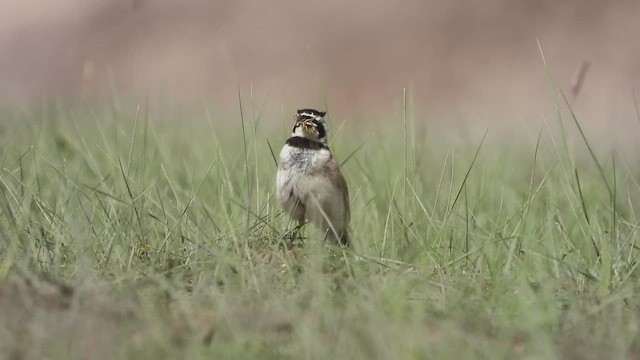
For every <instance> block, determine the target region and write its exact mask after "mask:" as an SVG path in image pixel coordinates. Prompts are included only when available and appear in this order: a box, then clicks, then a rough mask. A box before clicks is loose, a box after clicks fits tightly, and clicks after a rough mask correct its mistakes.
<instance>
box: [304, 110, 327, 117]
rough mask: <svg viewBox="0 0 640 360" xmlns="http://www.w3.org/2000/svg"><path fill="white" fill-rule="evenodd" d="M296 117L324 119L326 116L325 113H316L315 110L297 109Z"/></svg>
mask: <svg viewBox="0 0 640 360" xmlns="http://www.w3.org/2000/svg"><path fill="white" fill-rule="evenodd" d="M298 115H299V116H300V118H305V117H306V118H314V119H317V118H319V117H324V116H325V115H327V112H326V111H318V110H315V109H298Z"/></svg>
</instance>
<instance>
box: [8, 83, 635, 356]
mask: <svg viewBox="0 0 640 360" xmlns="http://www.w3.org/2000/svg"><path fill="white" fill-rule="evenodd" d="M407 104H408V102H407V101H406V95H405V107H404V114H397V115H396V116H397V117H398V120H399V121H398V122H397V123H399V122H400V121H403V123H404V126H403V127H401V128H400V130H396V128H395V127H389V126H385V125H375V124H371V126H372V127H373V128H375V127H376V126H377V128H376V129H375V131H372V133H370V134H360V132H356V131H351V129H350V128H349V127H350V126H351V125H349V124H347V125H345V128H344V129H343V130H342V131H341V132H340V133H339V137H338V138H336V139H334V142H333V146H334V149H335V152H336V155H337V156H338V158H339V159H341V160H343V161H344V163H343V165H342V166H343V170H344V172H345V176H346V178H347V180H348V182H349V185H350V190H351V194H352V214H353V219H352V233H353V247H352V248H351V249H348V250H342V249H336V248H332V247H330V246H328V245H325V244H322V243H321V242H319V241H318V236H317V234H315V233H314V231H313V230H312V229H306V231H305V232H306V234H305V235H306V239H305V242H304V246H302V247H299V248H295V249H292V250H286V249H285V248H283V247H282V246H281V245H282V243H283V238H284V237H285V236H286V234H287V232H288V231H290V230H291V225H290V224H289V221H288V219H287V218H286V216H282V214H281V212H280V210H279V208H278V207H277V204H276V203H275V201H274V200H273V188H274V174H275V164H274V158H273V154H274V152H277V151H278V150H279V146H280V145H279V144H281V143H282V142H283V141H284V138H285V136H286V135H287V134H286V133H281V132H278V131H275V130H270V129H278V130H279V129H280V128H281V126H277V124H279V121H280V120H278V119H275V118H273V115H271V114H268V113H261V112H259V111H258V112H256V111H255V109H254V108H253V102H251V103H250V105H249V106H250V110H249V111H247V110H246V109H244V108H243V115H242V122H241V123H240V119H237V118H231V117H222V116H220V115H217V114H216V113H215V112H214V111H211V110H210V108H208V107H204V108H203V109H202V111H196V112H191V113H188V112H186V111H180V109H167V108H166V107H163V106H157V105H156V106H153V105H147V104H145V105H135V106H127V105H122V104H119V105H118V106H113V107H100V106H96V107H80V106H71V107H67V106H63V105H61V104H58V103H51V104H44V105H43V106H42V107H41V109H39V110H37V111H33V112H28V113H10V112H6V113H3V114H2V119H1V120H0V121H1V124H2V126H1V128H2V133H1V134H0V136H1V139H0V140H1V141H0V156H1V157H0V158H1V160H0V165H1V166H0V169H1V173H0V236H1V237H2V239H3V241H2V242H0V279H2V280H1V281H0V283H1V285H0V305H2V306H0V318H5V319H9V318H10V316H12V314H16V313H17V311H18V310H16V309H20V310H19V311H20V312H19V314H20V320H21V321H20V324H22V325H20V326H17V327H16V326H14V325H9V322H4V321H3V322H2V323H3V324H4V325H0V328H1V329H0V335H2V334H16V333H20V334H21V335H20V336H19V337H17V336H8V335H7V336H0V349H3V352H6V353H9V354H13V355H15V356H22V357H26V358H41V357H43V356H45V354H46V356H47V357H49V358H68V357H70V356H75V357H80V358H85V357H90V354H92V355H91V356H95V357H98V358H101V357H104V358H113V357H119V358H134V357H152V356H156V355H157V356H160V355H162V356H164V357H167V355H168V356H169V357H179V358H187V357H188V358H211V357H227V358H250V357H255V358H258V357H259V358H367V359H370V358H399V359H403V358H425V357H429V358H461V357H462V358H469V357H485V358H497V357H533V358H541V357H545V358H546V357H549V358H554V357H555V358H563V357H586V358H590V357H591V358H603V357H618V358H619V357H624V356H627V355H629V356H633V355H634V354H637V353H638V351H640V348H639V345H638V344H639V342H638V334H637V331H638V330H637V329H638V308H640V302H639V301H638V300H637V297H635V296H634V294H635V293H636V292H637V291H638V285H637V284H638V281H637V280H638V272H637V268H638V261H637V260H636V258H637V252H638V245H637V241H636V239H637V229H638V219H637V218H636V212H635V206H636V204H637V199H638V195H639V190H640V187H639V186H638V181H637V179H636V178H635V177H634V175H633V174H634V173H637V169H635V167H634V166H633V165H630V164H629V162H628V161H627V160H626V159H624V158H622V157H621V156H620V155H618V154H617V153H616V152H615V150H614V151H613V152H609V153H608V154H609V155H606V156H605V155H603V154H607V152H604V151H602V152H600V151H599V149H598V148H597V147H596V146H595V144H593V143H592V141H591V140H590V139H589V137H588V136H587V133H586V132H585V131H584V129H583V128H581V127H580V122H579V121H578V119H577V117H575V116H574V115H573V114H572V119H571V120H572V121H573V122H574V125H575V126H574V127H573V130H576V131H577V134H578V136H579V139H581V140H582V141H583V144H585V145H586V151H581V150H579V148H576V149H577V150H575V151H574V152H573V153H571V154H569V153H568V150H567V149H568V148H569V147H568V146H566V136H557V134H556V132H555V131H554V130H552V129H551V128H550V127H549V128H546V129H542V130H540V131H539V132H537V133H536V135H535V136H534V139H535V141H534V142H530V141H527V140H526V139H527V137H528V136H529V134H515V135H514V136H516V137H518V136H519V137H521V138H522V142H520V143H519V145H510V148H508V149H505V146H506V145H504V144H503V143H501V142H499V141H497V139H495V138H492V133H491V130H489V131H488V132H486V133H484V134H483V133H478V134H476V135H473V136H472V137H471V138H469V139H468V141H467V142H466V144H458V145H454V146H452V145H450V144H451V143H449V142H448V141H447V139H446V137H443V136H442V134H435V133H431V132H429V131H425V130H424V129H422V128H421V127H422V125H421V124H422V122H421V119H419V118H417V117H416V116H415V115H414V114H413V113H410V112H409V110H410V109H408V106H409V105H407ZM240 106H241V107H242V106H243V105H242V104H240ZM247 114H251V115H250V119H249V118H248V116H249V115H247ZM263 124H268V125H269V126H267V125H263ZM271 125H274V126H271ZM282 128H287V127H284V126H282ZM564 131H567V132H571V131H572V130H571V129H569V128H567V129H564ZM347 134H348V135H347ZM354 134H360V135H354ZM415 134H420V136H421V137H424V138H415V137H416V135H415ZM346 136H348V137H349V138H350V141H349V142H346V141H344V138H345V137H346ZM400 159H402V161H400ZM621 164H623V166H621ZM43 289H45V290H43ZM101 298H102V299H109V301H98V300H97V299H101ZM24 299H31V301H28V302H25V301H24ZM42 299H44V300H42ZM48 304H54V305H51V306H50V305H48ZM58 319H69V320H68V321H58ZM87 324H90V325H87ZM91 324H92V325H91ZM91 326H98V327H99V328H100V333H95V334H94V335H93V336H92V335H91V334H89V333H87V330H86V329H87V328H88V327H89V328H90V327H91ZM114 349H116V350H114ZM96 354H97V355H96Z"/></svg>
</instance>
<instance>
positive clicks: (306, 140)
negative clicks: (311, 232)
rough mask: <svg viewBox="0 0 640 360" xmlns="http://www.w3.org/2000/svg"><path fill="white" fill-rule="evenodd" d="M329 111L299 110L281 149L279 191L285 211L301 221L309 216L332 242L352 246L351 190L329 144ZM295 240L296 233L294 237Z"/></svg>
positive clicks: (277, 188) (278, 174)
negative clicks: (350, 219) (326, 116)
mask: <svg viewBox="0 0 640 360" xmlns="http://www.w3.org/2000/svg"><path fill="white" fill-rule="evenodd" d="M325 115H326V112H323V111H317V110H313V109H301V110H298V112H297V114H296V115H295V124H294V125H293V130H292V132H291V137H289V138H288V139H287V141H286V143H285V144H284V147H283V148H282V150H281V151H280V162H279V165H278V173H277V175H276V194H277V197H278V201H279V202H280V205H282V208H283V209H284V211H285V212H286V213H287V214H288V215H289V216H291V218H292V219H293V220H294V221H297V222H298V227H297V228H296V231H298V230H299V229H300V227H302V225H304V222H305V218H306V219H309V220H310V221H311V223H312V224H313V225H315V226H316V227H317V228H318V229H319V230H320V231H321V232H323V233H324V237H325V239H326V240H328V241H329V242H331V243H333V244H336V245H340V246H348V245H349V236H348V234H347V227H348V226H349V218H350V216H351V210H350V208H349V189H348V188H347V182H346V181H345V179H344V177H343V176H342V173H341V172H340V167H339V166H338V163H337V162H336V159H335V158H334V157H333V154H332V153H331V150H330V149H329V146H328V145H327V136H328V133H329V128H328V124H327V122H326V120H325V119H324V116H325ZM294 239H295V236H294Z"/></svg>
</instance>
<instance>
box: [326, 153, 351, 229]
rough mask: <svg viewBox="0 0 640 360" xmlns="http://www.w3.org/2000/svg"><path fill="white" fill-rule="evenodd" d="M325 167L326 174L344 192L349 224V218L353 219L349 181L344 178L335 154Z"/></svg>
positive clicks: (343, 196)
mask: <svg viewBox="0 0 640 360" xmlns="http://www.w3.org/2000/svg"><path fill="white" fill-rule="evenodd" d="M325 167H326V176H327V177H328V178H329V179H330V180H331V183H332V184H335V185H336V188H337V189H338V191H340V192H341V193H342V201H343V204H344V207H345V212H346V215H347V224H348V223H349V219H351V207H350V206H349V187H348V186H347V181H346V180H345V179H344V176H342V173H341V172H340V166H338V163H337V162H336V159H335V158H334V157H333V156H332V157H331V158H330V159H329V160H328V161H327V163H326V165H325Z"/></svg>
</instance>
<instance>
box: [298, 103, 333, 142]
mask: <svg viewBox="0 0 640 360" xmlns="http://www.w3.org/2000/svg"><path fill="white" fill-rule="evenodd" d="M326 114H327V113H326V112H325V111H318V110H314V109H299V110H298V112H297V113H296V116H295V120H296V122H295V124H294V125H293V130H292V134H291V135H292V136H299V137H303V138H307V139H310V140H313V141H317V142H320V143H323V144H326V143H327V135H328V133H329V126H328V124H327V122H326V121H325V119H324V116H325V115H326Z"/></svg>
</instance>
